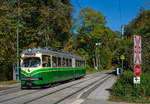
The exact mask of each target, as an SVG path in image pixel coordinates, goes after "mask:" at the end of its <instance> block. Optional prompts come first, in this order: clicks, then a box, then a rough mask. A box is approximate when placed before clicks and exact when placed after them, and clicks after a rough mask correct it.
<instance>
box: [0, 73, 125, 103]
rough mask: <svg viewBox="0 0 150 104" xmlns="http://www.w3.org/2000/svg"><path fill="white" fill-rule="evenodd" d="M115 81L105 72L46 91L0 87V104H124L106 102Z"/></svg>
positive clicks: (52, 87) (112, 76) (54, 86)
mask: <svg viewBox="0 0 150 104" xmlns="http://www.w3.org/2000/svg"><path fill="white" fill-rule="evenodd" d="M115 80H116V76H115V75H113V74H112V73H111V71H105V72H99V73H95V74H91V75H87V76H85V77H84V78H81V79H78V80H74V81H68V82H65V83H64V82H63V83H57V84H54V85H52V86H51V87H49V88H46V89H41V88H31V89H24V90H21V89H20V85H14V86H7V87H0V104H126V103H116V102H108V101H107V100H108V98H109V94H110V93H109V92H110V91H111V86H112V85H113V83H115Z"/></svg>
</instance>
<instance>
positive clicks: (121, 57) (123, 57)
mask: <svg viewBox="0 0 150 104" xmlns="http://www.w3.org/2000/svg"><path fill="white" fill-rule="evenodd" d="M120 59H121V60H122V72H123V60H124V59H125V56H124V55H121V56H120ZM121 74H122V73H121Z"/></svg>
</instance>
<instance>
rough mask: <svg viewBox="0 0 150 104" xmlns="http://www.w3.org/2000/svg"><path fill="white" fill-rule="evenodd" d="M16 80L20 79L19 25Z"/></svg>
mask: <svg viewBox="0 0 150 104" xmlns="http://www.w3.org/2000/svg"><path fill="white" fill-rule="evenodd" d="M16 80H17V81H19V27H18V26H17V71H16Z"/></svg>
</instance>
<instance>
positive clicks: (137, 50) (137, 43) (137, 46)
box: [134, 35, 142, 64]
mask: <svg viewBox="0 0 150 104" xmlns="http://www.w3.org/2000/svg"><path fill="white" fill-rule="evenodd" d="M141 51H142V48H141V36H138V35H134V64H141V61H142V60H141Z"/></svg>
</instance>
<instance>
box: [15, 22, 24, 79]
mask: <svg viewBox="0 0 150 104" xmlns="http://www.w3.org/2000/svg"><path fill="white" fill-rule="evenodd" d="M21 27H23V25H17V27H16V28H17V70H16V81H19V80H20V78H19V76H20V75H19V63H20V57H19V28H21Z"/></svg>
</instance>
